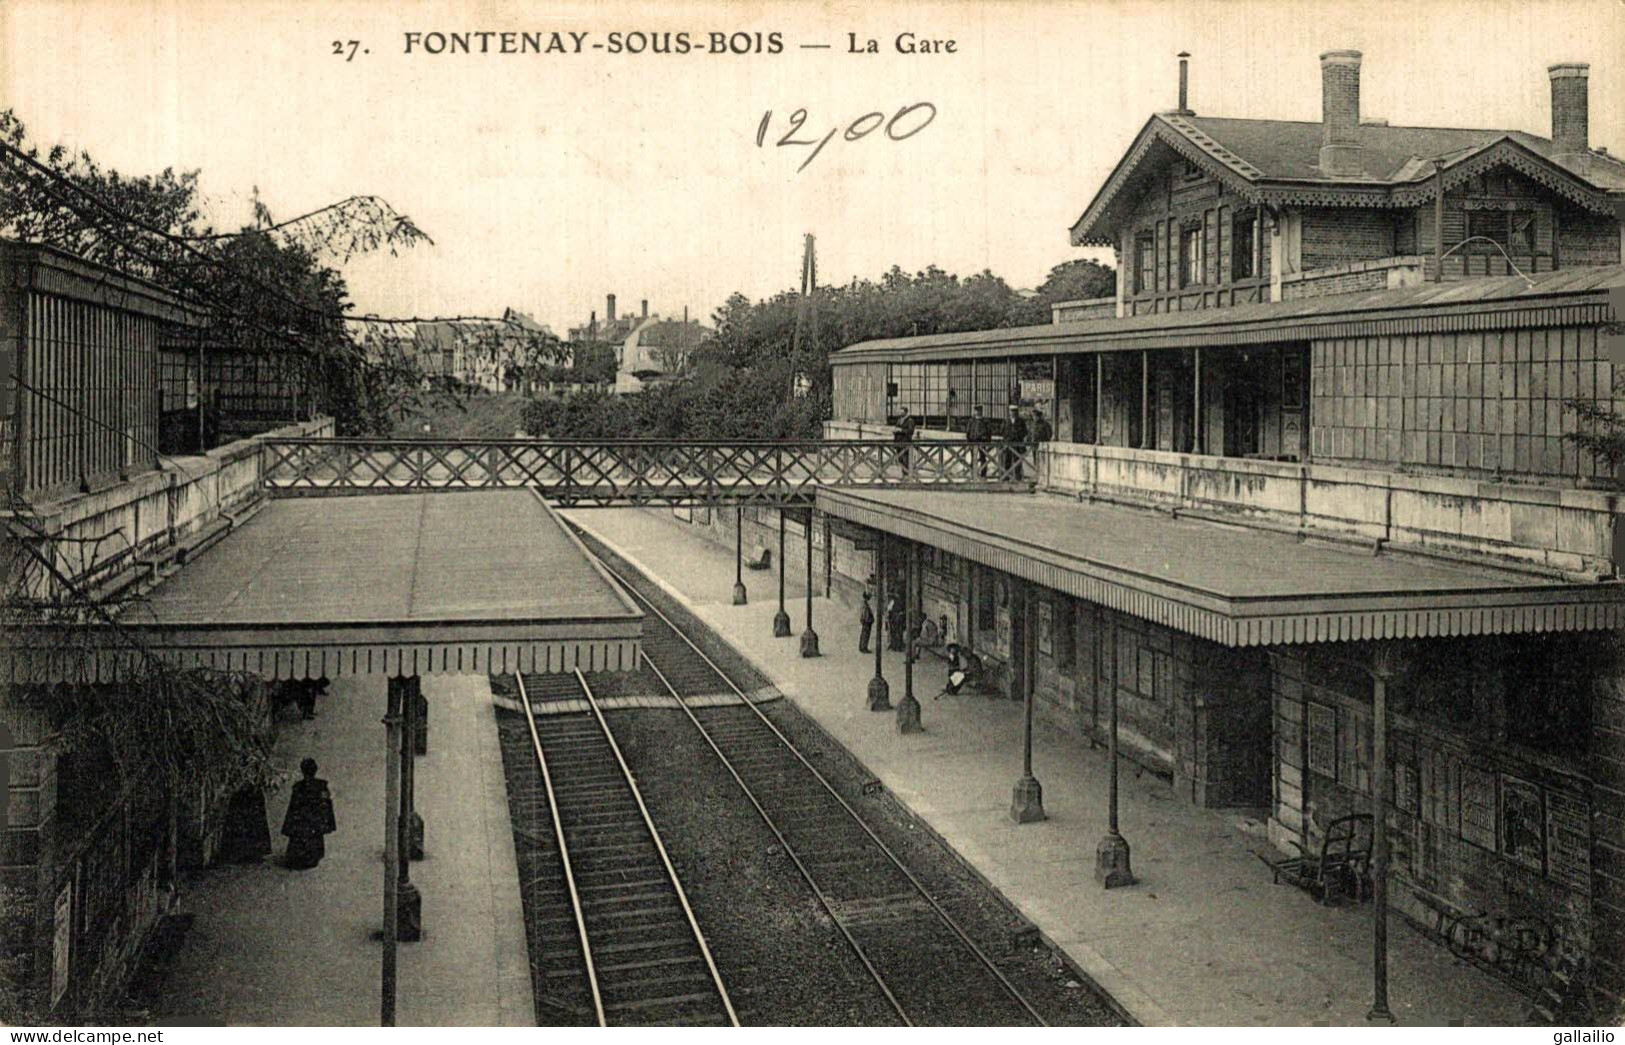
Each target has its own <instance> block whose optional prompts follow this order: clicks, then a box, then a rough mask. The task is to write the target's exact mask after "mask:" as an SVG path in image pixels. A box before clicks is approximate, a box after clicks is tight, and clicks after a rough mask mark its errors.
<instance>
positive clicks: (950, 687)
mask: <svg viewBox="0 0 1625 1045" xmlns="http://www.w3.org/2000/svg"><path fill="white" fill-rule="evenodd" d="M948 664H949V670H948V684H947V685H945V686H943V687H942V692H941V693H938V694H937V695H936V698H935V699H937V700H941V699H942V698H943V697H945V696H948V697H956V696H958V695H959V694H960V692H961V691H963V690H964V689H965V688H966V687H969V688H970V689H971V690H972V691H973V692H974V691H976V690H978V689H980V688H981V685H982V675H983V669H982V658H980V657H978V656H977V655H976V654H974V653H972V652H971V651H970V650H968V649H966V648H965V647H963V646H961V645H960V644H959V643H957V642H956V643H954V644H952V645H950V646H949V647H948Z"/></svg>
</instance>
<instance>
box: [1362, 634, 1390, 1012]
mask: <svg viewBox="0 0 1625 1045" xmlns="http://www.w3.org/2000/svg"><path fill="white" fill-rule="evenodd" d="M1372 660H1373V663H1372V666H1371V915H1372V919H1373V921H1372V925H1371V930H1372V933H1371V941H1372V942H1371V988H1372V1000H1371V1011H1370V1012H1368V1013H1366V1015H1365V1018H1366V1019H1367V1020H1371V1021H1375V1020H1387V1021H1388V1022H1389V1023H1393V1022H1394V1014H1393V1011H1392V1010H1391V1009H1389V1008H1388V680H1389V679H1391V678H1392V677H1393V664H1392V660H1391V657H1390V654H1389V652H1388V651H1387V650H1386V649H1383V648H1381V647H1379V648H1378V650H1377V652H1376V654H1375V655H1374V656H1373V658H1372Z"/></svg>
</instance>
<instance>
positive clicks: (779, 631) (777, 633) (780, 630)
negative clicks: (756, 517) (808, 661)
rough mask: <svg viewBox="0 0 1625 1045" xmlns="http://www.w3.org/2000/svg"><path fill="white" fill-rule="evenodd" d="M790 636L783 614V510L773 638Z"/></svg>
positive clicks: (786, 616)
mask: <svg viewBox="0 0 1625 1045" xmlns="http://www.w3.org/2000/svg"><path fill="white" fill-rule="evenodd" d="M789 634H790V615H789V614H788V613H786V612H784V509H783V508H780V509H779V612H777V613H775V614H773V637H774V638H776V639H782V638H785V637H787V636H788V635H789Z"/></svg>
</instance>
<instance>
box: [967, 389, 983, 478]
mask: <svg viewBox="0 0 1625 1045" xmlns="http://www.w3.org/2000/svg"><path fill="white" fill-rule="evenodd" d="M987 437H988V427H987V418H985V417H983V416H982V404H980V403H977V404H976V405H975V406H973V407H971V412H970V423H969V424H967V425H966V426H965V442H967V443H970V444H971V446H972V450H971V459H972V460H973V461H975V462H976V477H977V478H978V479H986V478H987V441H988V440H987Z"/></svg>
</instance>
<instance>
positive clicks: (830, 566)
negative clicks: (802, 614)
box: [824, 515, 835, 599]
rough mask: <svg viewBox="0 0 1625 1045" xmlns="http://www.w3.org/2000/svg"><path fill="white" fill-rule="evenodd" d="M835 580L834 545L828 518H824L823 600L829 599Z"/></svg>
mask: <svg viewBox="0 0 1625 1045" xmlns="http://www.w3.org/2000/svg"><path fill="white" fill-rule="evenodd" d="M834 579H835V545H834V543H833V542H832V541H831V540H830V536H829V516H827V515H826V516H824V598H826V599H827V598H829V597H830V588H831V586H832V582H833V581H834Z"/></svg>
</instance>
